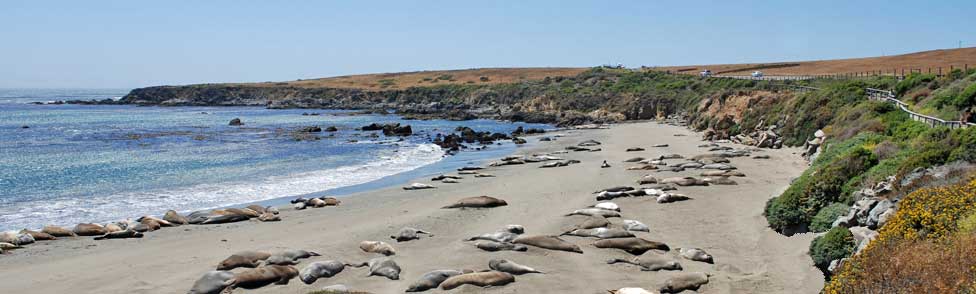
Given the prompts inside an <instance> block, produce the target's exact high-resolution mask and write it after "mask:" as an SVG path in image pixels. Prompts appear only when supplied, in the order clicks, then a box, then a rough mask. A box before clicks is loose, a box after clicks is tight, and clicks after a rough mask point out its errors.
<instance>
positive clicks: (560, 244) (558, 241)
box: [512, 235, 583, 254]
mask: <svg viewBox="0 0 976 294" xmlns="http://www.w3.org/2000/svg"><path fill="white" fill-rule="evenodd" d="M512 243H515V244H523V245H529V246H535V247H539V248H543V249H549V250H560V251H569V252H576V253H580V254H582V253H583V249H580V247H579V246H576V244H573V243H570V242H568V241H566V240H563V239H562V238H559V236H549V235H534V236H520V237H518V238H515V240H514V241H512Z"/></svg>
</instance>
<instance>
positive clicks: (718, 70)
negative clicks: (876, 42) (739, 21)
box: [654, 47, 976, 76]
mask: <svg viewBox="0 0 976 294" xmlns="http://www.w3.org/2000/svg"><path fill="white" fill-rule="evenodd" d="M967 64H968V67H969V68H974V67H976V47H971V48H961V49H944V50H931V51H922V52H915V53H909V54H901V55H892V56H882V57H866V58H850V59H833V60H817V61H789V62H769V63H742V64H711V65H687V66H665V67H655V68H654V69H657V70H669V71H672V72H681V73H689V74H697V73H698V72H700V71H703V70H705V69H709V70H711V71H712V72H713V73H715V74H718V75H748V74H750V73H751V72H753V71H757V70H758V71H762V72H763V73H764V74H766V75H774V76H775V75H827V74H845V73H858V72H875V73H877V72H878V71H881V73H882V74H885V75H890V74H891V73H892V72H893V71H894V72H896V73H897V74H899V75H900V74H901V72H902V70H904V72H905V73H909V72H910V71H911V70H913V69H914V70H916V71H918V70H921V71H923V72H928V71H929V69H931V70H932V72H933V73H935V72H937V71H938V68H939V67H942V70H943V72H948V71H949V68H950V66H951V67H954V68H963V67H965V66H966V65H967Z"/></svg>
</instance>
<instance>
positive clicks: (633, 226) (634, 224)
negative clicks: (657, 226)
mask: <svg viewBox="0 0 976 294" xmlns="http://www.w3.org/2000/svg"><path fill="white" fill-rule="evenodd" d="M622 225H623V227H624V230H628V231H635V232H650V231H651V228H649V227H647V225H645V224H644V223H642V222H639V221H635V220H632V219H625V220H624V221H623V224H622Z"/></svg>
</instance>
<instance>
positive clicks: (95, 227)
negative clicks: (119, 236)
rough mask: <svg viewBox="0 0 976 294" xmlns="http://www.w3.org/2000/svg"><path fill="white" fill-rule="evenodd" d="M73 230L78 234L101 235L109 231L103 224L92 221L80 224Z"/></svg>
mask: <svg viewBox="0 0 976 294" xmlns="http://www.w3.org/2000/svg"><path fill="white" fill-rule="evenodd" d="M73 231H74V232H75V234H76V235H78V236H101V235H105V234H106V233H108V230H106V229H105V227H103V226H102V225H99V224H91V223H86V224H78V225H76V226H75V228H74V230H73Z"/></svg>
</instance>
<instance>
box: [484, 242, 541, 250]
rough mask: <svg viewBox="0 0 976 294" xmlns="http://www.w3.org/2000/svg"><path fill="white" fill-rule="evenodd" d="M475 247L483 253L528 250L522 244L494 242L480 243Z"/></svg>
mask: <svg viewBox="0 0 976 294" xmlns="http://www.w3.org/2000/svg"><path fill="white" fill-rule="evenodd" d="M474 246H475V247H478V249H481V250H484V251H490V252H495V251H503V250H507V251H528V250H529V248H528V247H525V245H522V244H513V243H509V242H495V241H481V242H478V243H475V244H474Z"/></svg>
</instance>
